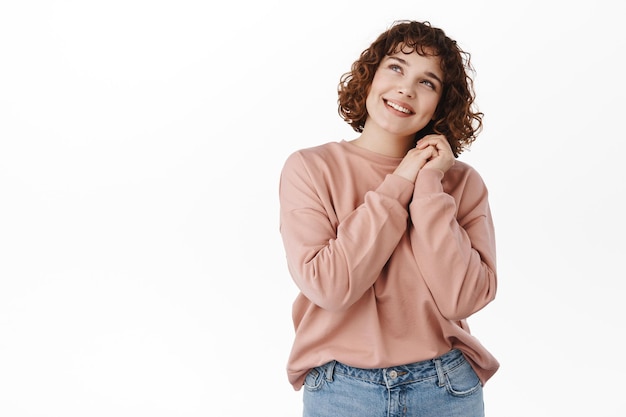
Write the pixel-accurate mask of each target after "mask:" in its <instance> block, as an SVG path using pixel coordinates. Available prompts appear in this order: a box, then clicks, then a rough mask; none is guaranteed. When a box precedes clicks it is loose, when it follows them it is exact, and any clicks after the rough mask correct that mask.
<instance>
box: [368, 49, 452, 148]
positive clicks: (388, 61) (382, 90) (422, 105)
mask: <svg viewBox="0 0 626 417" xmlns="http://www.w3.org/2000/svg"><path fill="white" fill-rule="evenodd" d="M442 90H443V72H442V70H441V67H440V60H439V58H438V57H436V56H430V55H425V56H422V55H419V54H418V53H417V52H411V53H409V54H406V53H404V52H402V51H398V52H396V53H394V54H392V55H388V56H386V57H385V58H384V59H383V60H382V61H381V63H380V65H379V67H378V69H377V70H376V73H375V75H374V79H373V80H372V84H371V86H370V90H369V93H368V95H367V100H366V106H367V113H368V117H367V120H366V122H365V126H364V132H365V131H368V130H370V131H371V130H375V131H378V132H379V133H378V134H380V133H382V132H385V133H386V134H388V135H392V136H394V137H406V138H409V137H410V138H411V140H412V139H413V136H414V135H415V133H416V132H418V131H419V130H421V129H422V128H424V127H425V126H426V125H427V124H428V122H430V120H431V119H432V118H433V116H434V114H435V110H436V109H437V104H438V103H439V99H440V98H441V94H442Z"/></svg>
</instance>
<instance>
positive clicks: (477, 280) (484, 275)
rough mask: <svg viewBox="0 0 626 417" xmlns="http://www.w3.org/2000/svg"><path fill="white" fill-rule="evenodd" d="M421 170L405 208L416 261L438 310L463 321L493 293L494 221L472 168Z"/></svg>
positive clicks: (494, 270) (486, 301)
mask: <svg viewBox="0 0 626 417" xmlns="http://www.w3.org/2000/svg"><path fill="white" fill-rule="evenodd" d="M446 176H449V177H450V181H449V183H450V184H453V185H452V186H451V188H450V189H449V190H446V191H444V184H445V183H446V181H445V180H444V181H443V183H444V184H442V179H443V173H442V172H441V171H438V170H433V169H423V170H422V171H420V173H419V174H418V178H417V180H416V183H415V191H414V194H413V200H412V202H411V204H410V207H409V211H410V214H411V220H412V227H411V230H410V236H411V245H412V249H413V253H414V256H415V258H416V261H417V265H418V267H419V269H420V272H421V274H422V276H423V279H424V280H425V282H426V285H427V286H428V288H429V290H430V292H431V293H432V297H433V299H434V300H435V303H436V305H437V307H438V309H439V311H440V313H441V314H442V315H443V316H444V317H446V318H447V319H449V320H463V319H466V318H467V317H469V316H470V315H472V314H473V313H475V312H476V311H478V310H480V309H482V308H483V307H484V306H485V305H487V304H488V303H489V302H491V301H492V300H493V299H494V297H495V294H496V287H497V280H496V252H495V248H496V246H495V237H494V226H493V221H492V217H491V212H490V208H489V203H488V195H487V189H486V187H485V185H484V183H483V181H482V179H481V178H480V176H479V175H478V173H477V172H476V171H474V170H473V169H466V170H454V167H453V168H452V169H451V170H450V171H448V173H446Z"/></svg>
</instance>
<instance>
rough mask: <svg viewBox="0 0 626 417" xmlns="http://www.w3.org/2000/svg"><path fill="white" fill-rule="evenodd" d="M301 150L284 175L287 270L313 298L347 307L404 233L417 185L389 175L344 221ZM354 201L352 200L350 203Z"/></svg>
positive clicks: (327, 304)
mask: <svg viewBox="0 0 626 417" xmlns="http://www.w3.org/2000/svg"><path fill="white" fill-rule="evenodd" d="M313 169H314V168H309V167H308V166H307V165H306V164H305V163H304V161H303V158H302V156H301V155H299V154H298V153H295V154H293V155H291V156H290V157H289V158H288V159H287V161H286V163H285V166H284V167H283V170H282V172H281V177H280V186H279V199H280V233H281V236H282V239H283V244H284V247H285V252H286V257H287V264H288V268H289V271H290V273H291V275H292V277H293V279H294V281H295V283H296V285H297V286H298V288H299V289H300V291H301V292H302V294H303V295H304V296H305V297H307V298H308V299H309V300H310V301H311V302H313V303H314V304H316V305H318V306H319V307H321V308H323V309H326V310H331V311H344V310H346V309H348V308H349V307H350V306H351V305H352V304H353V303H355V302H356V301H357V300H358V299H360V298H361V297H362V296H363V294H364V293H365V292H366V291H367V290H368V289H369V288H370V287H371V286H372V285H373V284H374V282H375V281H376V279H377V278H378V276H379V275H380V273H381V271H382V269H383V267H384V265H385V263H386V262H387V260H388V259H389V257H390V256H391V254H392V252H393V251H394V249H395V247H396V246H397V244H398V242H399V241H400V239H401V237H402V235H403V234H404V233H406V230H407V222H408V203H409V200H410V198H411V194H412V193H413V184H412V183H411V182H409V181H406V180H405V179H404V178H401V177H399V176H396V175H387V176H386V177H385V178H384V180H383V182H382V183H381V184H380V185H379V186H378V188H377V189H376V190H372V191H369V192H367V193H366V194H365V196H364V201H363V203H362V204H361V205H360V206H358V207H356V209H354V211H352V212H351V213H350V214H349V215H348V216H346V217H345V218H344V219H343V220H342V221H341V223H340V224H339V223H338V220H336V218H335V215H334V212H333V211H334V210H333V208H332V207H331V203H332V204H339V201H340V200H341V196H337V195H334V196H333V195H329V187H328V185H325V184H324V182H323V181H321V180H319V179H316V180H314V179H313V178H312V176H311V175H310V174H311V173H312V172H313ZM351 204H352V203H351Z"/></svg>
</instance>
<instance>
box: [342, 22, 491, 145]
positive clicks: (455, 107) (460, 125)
mask: <svg viewBox="0 0 626 417" xmlns="http://www.w3.org/2000/svg"><path fill="white" fill-rule="evenodd" d="M398 51H402V52H404V53H407V54H410V53H413V52H416V53H418V54H420V55H422V56H425V55H429V56H437V57H439V58H440V60H441V69H442V70H443V74H444V80H443V91H442V95H441V98H440V100H439V104H438V105H437V110H436V111H435V116H434V118H433V120H432V121H431V122H430V123H429V124H428V125H427V126H426V127H424V128H423V129H422V130H420V131H419V132H417V133H416V135H415V139H416V141H417V140H419V139H420V138H422V137H424V136H425V135H427V134H430V133H436V134H441V135H444V136H445V137H446V138H447V140H448V142H449V143H450V147H451V148H452V152H453V153H454V156H455V157H458V156H459V154H460V153H461V152H463V150H465V149H467V148H468V147H469V146H470V144H471V143H472V142H474V140H476V136H477V135H478V133H479V132H480V131H481V130H482V119H483V113H482V112H479V111H477V110H475V103H474V100H475V92H474V85H473V80H472V78H471V76H470V74H473V73H474V69H473V68H472V65H471V63H470V54H469V53H467V52H465V51H463V50H462V49H461V48H460V47H459V46H458V45H457V43H456V41H454V40H452V39H450V38H449V37H448V36H446V34H445V33H444V32H443V30H441V29H438V28H435V27H433V26H431V24H430V23H429V22H417V21H406V20H403V21H397V22H394V24H392V26H391V27H390V28H389V29H388V30H387V31H385V32H383V33H382V34H381V35H380V36H379V37H378V39H376V40H375V41H374V42H373V43H372V44H371V45H370V47H369V48H367V49H366V50H365V51H363V52H362V53H361V55H360V57H359V59H358V60H357V61H355V62H354V63H353V64H352V68H351V71H349V72H346V73H345V74H343V75H342V76H341V78H340V82H339V86H338V94H339V98H338V100H337V103H338V105H339V115H340V116H341V117H342V118H343V119H344V120H345V121H346V122H347V123H348V124H349V125H350V126H352V128H353V129H354V130H355V131H356V132H362V131H363V128H364V126H365V120H366V119H367V109H366V107H365V101H366V98H367V95H368V93H369V90H370V87H371V85H372V80H373V79H374V74H375V73H376V70H377V69H378V66H379V65H380V62H381V61H382V60H383V58H384V57H385V56H387V55H392V54H394V53H397V52H398Z"/></svg>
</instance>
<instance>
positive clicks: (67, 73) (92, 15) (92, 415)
mask: <svg viewBox="0 0 626 417" xmlns="http://www.w3.org/2000/svg"><path fill="white" fill-rule="evenodd" d="M620 16H621V12H620V11H619V9H618V6H617V5H616V3H614V2H611V1H602V0H601V1H595V2H576V1H573V2H572V1H553V2H550V1H535V0H532V1H527V2H518V3H508V2H497V1H491V2H489V1H477V2H474V3H471V2H469V3H468V2H466V1H439V2H433V1H429V2H420V1H406V0H402V1H397V2H393V3H386V4H383V3H381V2H378V1H358V2H357V1H345V2H331V1H328V2H308V3H299V2H288V1H278V0H273V1H272V0H270V1H269V2H254V1H245V2H224V3H210V2H204V1H185V0H182V1H150V2H149V1H137V0H129V1H107V2H104V1H102V2H100V1H19V2H18V1H8V0H7V1H3V2H1V3H0V416H3V417H5V416H6V417H26V416H29V417H30V416H45V417H53V416H63V417H70V416H81V417H85V416H89V417H99V416H113V415H114V416H133V417H136V416H151V417H154V416H194V417H195V416H244V415H261V416H272V417H278V416H284V417H293V416H297V415H300V413H301V406H300V399H301V393H297V392H294V391H293V390H292V389H291V387H290V386H289V385H288V382H287V379H286V373H285V363H286V360H287V355H288V352H289V348H290V345H291V341H292V336H293V334H292V327H291V317H290V314H291V311H290V307H291V302H292V300H293V297H294V296H295V294H296V289H295V286H294V285H293V283H292V281H291V278H290V277H289V275H288V272H287V269H286V264H285V262H284V253H283V249H282V243H281V241H280V236H279V233H278V193H277V192H278V176H279V173H280V169H281V168H282V164H283V162H284V160H285V158H286V157H287V155H288V154H290V153H291V152H293V151H295V150H297V149H299V148H303V147H307V146H312V145H317V144H321V143H324V142H328V141H335V140H340V139H350V138H352V137H355V133H354V132H353V131H352V130H351V129H350V128H349V126H348V125H347V124H345V123H344V122H343V121H342V120H341V119H340V118H339V116H338V115H337V111H336V86H337V83H338V81H339V77H340V75H341V74H342V73H344V72H346V71H347V70H349V68H350V65H351V64H352V62H353V61H354V60H355V59H356V58H357V56H358V54H360V52H361V51H362V50H363V49H365V48H366V47H367V46H368V45H369V43H370V42H371V41H373V40H374V38H375V37H376V36H377V35H378V34H379V33H380V32H382V31H384V30H385V29H386V28H387V27H388V26H389V25H390V24H391V23H392V22H393V21H394V20H398V19H416V20H429V21H430V22H431V23H432V24H433V25H435V26H438V27H441V28H443V29H444V30H445V31H446V33H447V34H448V35H449V36H451V37H452V38H454V39H456V40H457V41H458V42H459V43H460V45H461V46H462V47H463V48H464V49H466V50H467V51H469V52H470V53H471V54H472V59H473V64H474V67H475V68H476V72H477V75H476V87H477V91H478V105H479V106H480V109H481V110H482V111H484V113H485V114H486V116H485V129H484V131H483V133H482V134H481V135H480V136H479V139H478V141H477V142H476V143H475V144H474V146H473V147H472V149H471V150H470V151H468V152H466V153H464V154H463V155H462V156H461V159H462V160H465V161H467V162H469V163H470V164H472V165H474V166H475V167H476V168H477V169H478V171H479V172H480V173H481V174H482V175H483V177H484V179H485V181H486V183H487V185H488V187H489V189H490V192H491V202H492V209H493V213H494V219H495V221H496V228H497V229H496V232H497V238H498V252H499V259H498V264H499V265H498V267H499V279H500V284H499V293H498V297H497V298H496V300H495V301H494V302H493V303H492V304H491V305H489V306H488V307H487V308H485V309H484V310H483V311H481V312H479V313H477V314H476V315H475V317H472V318H470V321H469V322H470V326H471V327H472V330H473V332H474V334H475V335H476V336H477V337H478V338H479V339H480V340H481V341H482V342H483V343H484V344H485V345H486V346H487V348H489V349H490V350H491V351H492V352H493V353H494V355H496V357H498V359H499V360H500V361H501V364H502V366H501V369H500V371H499V372H498V373H497V374H496V376H494V377H493V379H492V380H490V381H489V382H488V384H487V385H486V387H485V401H486V412H487V416H488V417H496V416H507V417H517V416H520V417H521V416H527V415H533V416H537V417H540V416H554V415H578V414H580V415H595V416H618V415H620V414H619V412H620V409H622V406H621V404H620V394H621V387H619V385H618V384H616V383H615V382H614V381H615V379H616V378H618V377H619V376H620V375H621V374H622V373H623V372H624V371H625V370H626V369H624V365H623V362H624V361H623V360H621V359H619V356H618V355H619V351H620V346H621V341H623V338H624V336H623V334H622V331H623V328H624V326H623V320H622V316H623V313H624V303H623V302H622V297H621V281H622V280H623V278H624V277H625V274H624V271H623V269H622V257H623V252H624V249H625V248H624V241H623V238H622V237H623V236H624V233H626V227H625V225H624V220H623V218H624V217H623V214H622V213H623V212H624V210H625V209H626V207H625V203H624V191H625V186H624V178H623V177H624V175H623V172H622V170H621V168H620V159H621V152H622V148H623V146H622V144H623V143H624V140H625V139H626V138H625V135H624V133H623V129H621V128H620V126H621V122H622V120H623V113H624V105H623V104H622V101H623V100H622V97H623V96H624V95H625V94H626V88H625V82H624V77H623V74H622V73H623V71H622V64H621V62H622V59H621V57H620V54H621V53H622V51H623V50H624V48H625V47H626V45H625V39H626V33H625V32H624V29H623V24H622V22H621V20H622V19H621V17H620ZM614 375H615V376H616V377H614Z"/></svg>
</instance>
